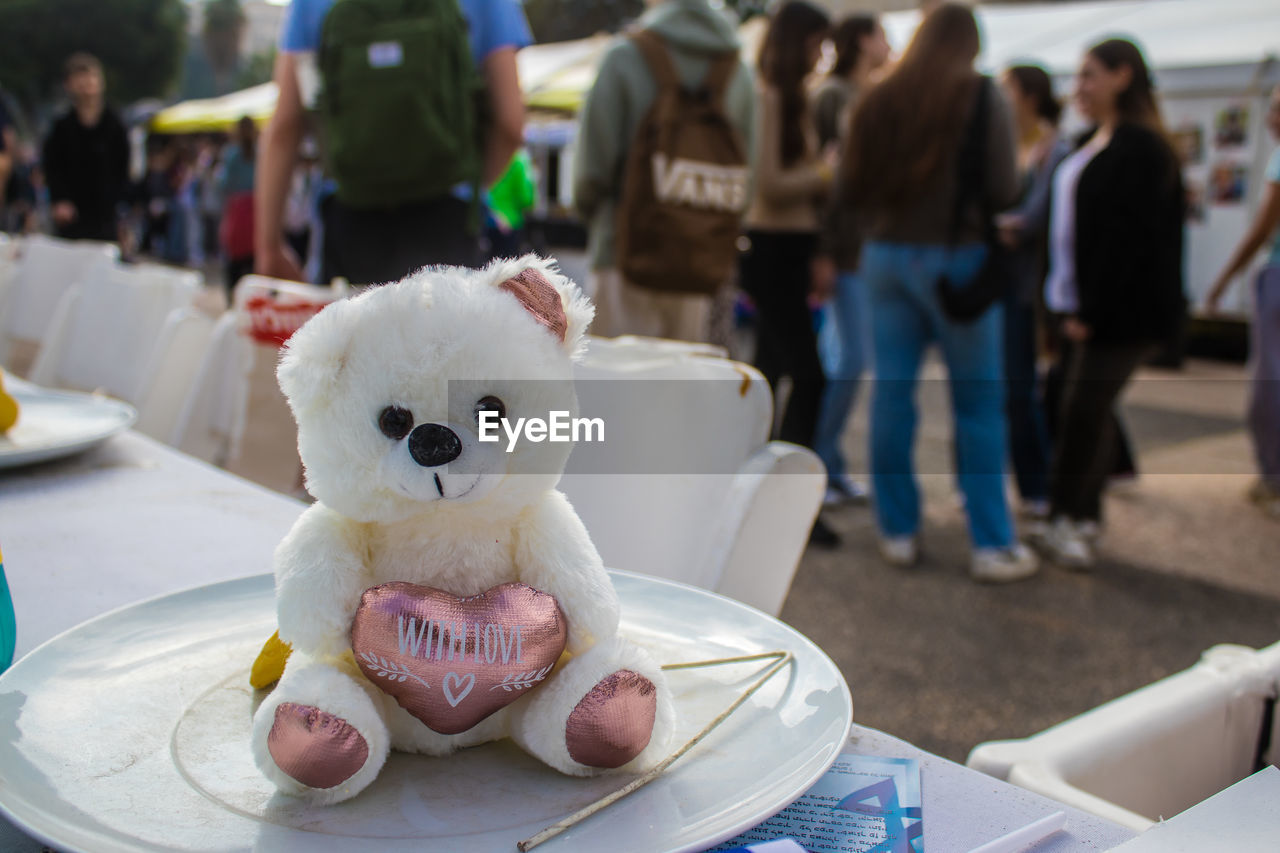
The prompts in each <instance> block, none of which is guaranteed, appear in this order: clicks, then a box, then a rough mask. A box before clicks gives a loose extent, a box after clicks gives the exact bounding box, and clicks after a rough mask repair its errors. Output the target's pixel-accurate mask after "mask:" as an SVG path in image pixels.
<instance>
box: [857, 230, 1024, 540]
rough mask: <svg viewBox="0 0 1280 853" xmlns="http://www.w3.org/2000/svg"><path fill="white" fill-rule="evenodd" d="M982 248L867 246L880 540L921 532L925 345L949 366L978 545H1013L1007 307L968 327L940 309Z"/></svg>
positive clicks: (972, 269)
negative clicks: (945, 292)
mask: <svg viewBox="0 0 1280 853" xmlns="http://www.w3.org/2000/svg"><path fill="white" fill-rule="evenodd" d="M985 255H986V247H984V246H982V245H967V246H959V247H956V248H950V249H949V248H948V247H946V246H942V245H923V244H922V245H912V244H896V243H876V242H873V243H869V244H867V245H866V246H865V247H864V248H863V254H862V270H861V273H862V280H863V281H864V282H865V284H866V286H867V291H868V294H869V296H870V302H871V313H872V315H873V316H874V317H875V323H874V324H872V341H873V345H874V350H875V366H876V382H875V389H874V393H873V396H872V402H871V491H872V493H873V495H874V501H875V507H876V517H877V521H878V522H879V525H880V530H881V532H882V533H883V534H884V535H886V536H911V535H914V534H915V532H916V530H917V529H918V528H919V526H920V490H919V486H918V484H917V483H916V478H915V471H914V468H913V466H912V458H911V457H912V449H913V447H914V444H915V434H916V420H917V411H916V402H915V390H916V377H917V374H918V373H919V370H920V362H921V360H922V358H923V356H924V352H925V349H926V347H928V346H929V344H931V343H935V342H936V343H937V344H938V345H939V346H940V347H941V349H942V356H943V359H944V360H945V362H946V365H947V373H948V376H949V383H948V384H949V389H950V392H951V408H952V413H953V415H954V422H955V459H956V465H957V467H958V469H959V483H960V490H961V491H962V492H963V493H964V497H965V510H966V512H967V513H968V516H969V536H970V539H971V541H972V543H973V545H974V547H976V548H1000V547H1006V546H1008V545H1011V544H1012V543H1013V523H1012V521H1011V520H1010V517H1009V506H1008V503H1007V502H1006V500H1005V492H1004V466H1005V455H1006V454H1007V453H1008V438H1007V436H1008V431H1007V427H1006V422H1005V416H1004V399H1005V390H1004V379H1003V372H1004V365H1003V361H1004V359H1003V340H1002V338H1003V335H1002V333H1001V332H1002V324H1003V321H1004V317H1003V311H1002V308H1001V306H1000V305H999V304H997V305H994V306H992V307H991V308H990V309H989V310H988V311H987V312H986V313H985V314H984V315H982V317H980V318H978V319H977V320H975V321H973V322H972V323H957V322H953V321H951V320H949V319H947V317H946V316H945V315H944V314H943V313H942V307H941V306H940V305H939V303H938V298H937V294H936V290H935V288H936V282H937V279H938V277H939V276H940V275H942V274H943V273H945V274H946V275H947V277H948V278H949V279H950V280H951V281H952V283H953V284H954V285H956V286H963V285H964V284H966V283H968V282H970V281H972V280H973V278H974V276H975V275H976V274H977V272H978V270H979V268H980V267H981V265H982V262H983V260H984V257H985Z"/></svg>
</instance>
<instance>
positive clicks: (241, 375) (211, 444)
mask: <svg viewBox="0 0 1280 853" xmlns="http://www.w3.org/2000/svg"><path fill="white" fill-rule="evenodd" d="M252 369H253V346H252V344H250V342H249V340H248V338H246V337H245V336H244V335H242V334H241V333H240V320H239V318H238V317H237V316H236V315H235V313H234V312H227V313H225V314H223V315H222V317H221V318H219V320H218V322H217V323H216V324H215V325H214V327H213V329H212V331H211V332H210V335H209V345H208V347H207V348H206V349H205V353H204V357H203V358H202V359H201V360H200V364H199V366H198V367H197V369H196V372H195V376H194V378H193V381H192V383H191V389H190V392H189V393H188V394H187V396H186V399H185V400H184V401H183V405H182V408H181V410H180V411H179V412H178V416H177V418H176V420H175V421H174V424H173V430H172V432H171V433H170V436H169V439H168V443H169V444H171V445H173V446H174V447H176V448H178V449H179V450H181V451H183V452H184V453H187V454H190V455H191V456H195V457H196V458H197V459H203V460H205V461H206V462H212V463H213V464H215V465H221V466H224V467H225V466H226V465H227V463H228V462H229V461H230V460H232V459H235V458H236V456H237V455H238V454H239V452H240V441H241V439H242V438H243V436H244V428H245V420H246V415H247V412H248V407H249V373H250V371H251V370H252Z"/></svg>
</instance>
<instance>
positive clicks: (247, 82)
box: [235, 47, 276, 89]
mask: <svg viewBox="0 0 1280 853" xmlns="http://www.w3.org/2000/svg"><path fill="white" fill-rule="evenodd" d="M275 67H276V49H275V48H274V47H272V48H271V49H270V50H264V51H260V52H258V53H254V54H252V55H250V56H249V57H248V58H247V59H246V60H245V61H244V64H243V65H241V66H240V70H239V71H238V72H237V73H236V79H235V87H236V89H248V88H249V87H250V86H257V85H259V84H262V83H269V82H271V78H272V76H273V75H274V73H275Z"/></svg>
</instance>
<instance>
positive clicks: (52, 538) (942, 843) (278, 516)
mask: <svg viewBox="0 0 1280 853" xmlns="http://www.w3.org/2000/svg"><path fill="white" fill-rule="evenodd" d="M301 510H302V504H300V503H299V502H298V501H295V500H293V499H291V498H287V497H285V496H283V495H279V494H276V493H274V492H270V491H267V490H265V489H262V488H260V487H258V486H256V485H254V484H252V483H249V482H247V481H245V480H242V479H239V478H237V477H234V476H232V475H230V474H227V473H226V472H224V471H221V470H219V469H216V468H212V467H210V466H207V465H205V464H203V463H201V462H198V461H196V460H194V459H191V458H189V457H187V456H184V455H182V454H180V453H177V452H176V451H174V450H172V449H170V448H168V447H165V446H163V445H160V444H158V443H156V442H153V441H151V440H150V439H147V438H145V437H143V436H141V435H138V434H136V433H126V434H124V435H121V436H118V437H116V438H115V439H112V440H111V441H110V442H108V443H107V444H105V445H104V446H102V447H100V448H98V449H96V450H93V451H91V452H89V453H86V454H83V455H82V456H79V457H77V458H74V459H70V460H65V461H62V462H57V463H51V464H46V465H42V466H38V467H34V468H30V469H19V470H8V471H0V544H2V545H3V548H4V556H5V571H6V574H7V575H8V579H9V585H10V587H11V589H12V592H13V598H14V606H15V610H16V611H17V620H18V643H17V654H18V655H19V656H21V655H23V654H25V653H26V652H28V651H30V650H31V649H33V648H35V647H36V646H38V645H39V644H41V643H43V642H44V641H45V640H48V639H50V638H51V637H53V636H55V635H57V634H59V633H61V632H62V631H65V630H67V629H69V628H71V627H74V626H75V625H77V624H79V623H80V622H82V621H84V620H86V619H89V618H92V617H94V616H97V615H100V614H102V613H104V612H107V611H108V610H112V609H115V608H117V607H122V606H125V605H128V604H132V603H134V602H136V601H139V600H142V599H146V598H152V597H155V596H158V595H163V594H167V593H170V592H174V591H177V590H180V589H184V588H188V587H193V586H201V585H204V584H208V583H214V582H216V581H221V580H229V579H231V578H236V577H243V576H246V575H254V574H260V573H262V572H266V571H270V570H271V554H272V551H273V549H274V548H275V546H276V544H277V543H278V542H279V541H280V539H281V537H282V536H283V535H284V534H285V532H286V531H287V530H288V529H289V527H290V525H291V524H292V523H293V521H294V519H296V518H297V516H298V514H299V513H300V512H301ZM850 747H851V748H852V749H854V750H855V751H857V752H861V753H865V754H870V755H884V756H895V757H902V758H916V759H919V761H920V768H921V787H922V792H923V797H924V838H925V849H926V850H927V851H928V853H948V852H949V851H957V853H962V851H967V850H969V849H971V848H973V847H975V846H977V845H979V844H981V843H984V842H986V841H989V840H991V839H992V838H995V837H998V836H1000V835H1003V834H1004V833H1006V832H1009V831H1010V830H1013V829H1016V828H1018V827H1021V826H1024V825H1026V824H1028V823H1031V822H1032V821H1034V820H1035V819H1037V818H1039V817H1042V816H1044V815H1047V814H1051V813H1053V812H1055V811H1059V810H1064V811H1066V812H1067V813H1068V824H1067V830H1066V831H1065V832H1063V833H1059V834H1058V835H1056V836H1053V837H1052V838H1051V839H1049V840H1048V841H1046V842H1045V843H1044V844H1042V845H1041V846H1039V847H1037V848H1035V849H1036V850H1038V851H1054V852H1055V853H1058V851H1062V853H1066V851H1085V850H1107V849H1110V848H1111V847H1113V846H1115V845H1117V844H1120V843H1122V842H1124V841H1126V840H1127V839H1129V838H1131V837H1132V836H1133V833H1132V832H1131V831H1129V830H1127V829H1124V828H1123V827H1120V826H1118V825H1115V824H1112V823H1110V822H1108V821H1105V820H1102V819H1101V818H1096V817H1093V816H1091V815H1086V814H1084V813H1082V812H1076V811H1074V810H1071V809H1067V808H1066V807H1064V806H1061V805H1059V804H1057V803H1054V802H1053V801H1051V800H1047V799H1045V798H1043V797H1040V796H1038V795H1036V794H1033V793H1031V792H1029V791H1025V790H1023V789H1021V788H1015V787H1013V786H1011V785H1008V784H1006V783H1004V782H1001V781H999V780H997V779H994V778H991V777H989V776H984V775H982V774H980V773H977V772H975V771H973V770H969V769H968V768H965V767H962V766H960V765H958V764H954V763H952V762H950V761H946V760H945V759H942V758H939V757H937V756H934V755H930V754H929V753H926V752H923V751H921V750H919V749H917V748H915V747H913V746H911V745H910V744H908V743H905V742H903V741H900V740H897V739H895V738H892V737H890V736H889V735H886V734H883V733H881V732H878V731H876V730H874V729H866V728H862V727H860V726H854V730H853V735H852V737H851V739H850ZM40 849H41V845H40V844H39V843H38V842H36V841H34V840H32V839H30V838H28V837H27V836H25V835H24V834H22V833H21V832H20V831H19V830H18V829H16V828H15V827H13V826H12V825H11V824H9V823H8V822H7V821H4V820H0V850H3V851H6V853H35V851H39V850H40Z"/></svg>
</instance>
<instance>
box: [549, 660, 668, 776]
mask: <svg viewBox="0 0 1280 853" xmlns="http://www.w3.org/2000/svg"><path fill="white" fill-rule="evenodd" d="M657 712H658V694H657V691H656V690H655V689H654V686H653V682H652V681H650V680H649V679H647V678H645V677H644V676H643V675H640V674H639V673H635V672H632V671H631V670H629V669H622V670H618V671H617V672H615V673H614V674H613V675H610V676H608V677H607V678H605V679H604V680H602V681H601V682H600V683H599V684H597V685H596V686H595V687H593V688H592V689H591V692H590V693H588V694H587V695H586V696H584V697H582V701H580V702H579V703H578V704H577V705H576V706H575V707H574V709H573V712H572V713H571V714H569V722H568V723H566V724H565V743H566V745H567V746H568V747H569V757H570V758H572V759H573V760H574V761H576V762H578V763H579V764H585V765H586V766H588V767H606V768H613V767H621V766H622V765H624V764H626V763H627V762H628V761H630V760H631V759H633V758H635V757H636V756H637V755H639V754H640V752H641V751H642V750H643V749H644V748H645V747H646V746H648V745H649V738H650V736H651V735H652V734H653V721H654V717H655V716H656V715H657Z"/></svg>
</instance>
